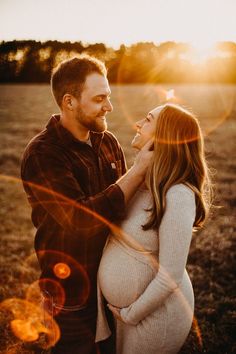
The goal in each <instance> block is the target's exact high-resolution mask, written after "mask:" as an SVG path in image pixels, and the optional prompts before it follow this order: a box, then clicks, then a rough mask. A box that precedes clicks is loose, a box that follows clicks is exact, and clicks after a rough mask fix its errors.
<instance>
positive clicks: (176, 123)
mask: <svg viewBox="0 0 236 354" xmlns="http://www.w3.org/2000/svg"><path fill="white" fill-rule="evenodd" d="M146 183H147V186H148V188H149V190H150V191H151V194H152V197H153V204H152V207H151V208H150V209H149V212H150V217H149V219H148V221H147V223H146V224H145V225H143V229H144V230H147V229H151V228H153V229H157V230H158V229H159V226H160V223H161V219H162V217H163V215H164V212H165V209H166V193H167V191H168V189H170V187H171V186H173V185H175V184H179V183H182V184H184V185H186V186H188V187H189V188H190V189H191V190H192V191H193V192H194V193H195V200H196V218H195V221H194V225H193V226H194V227H195V228H198V227H201V226H202V225H203V223H204V221H205V219H206V216H207V213H208V210H209V207H210V200H211V184H210V180H209V172H208V167H207V164H206V160H205V155H204V143H203V137H202V133H201V129H200V126H199V123H198V120H197V118H196V117H195V116H194V115H193V114H192V113H190V112H189V111H187V110H186V109H183V108H182V107H180V106H177V105H173V104H166V105H164V106H163V108H162V109H161V111H160V113H159V115H158V118H157V121H156V130H155V137H154V154H153V160H152V163H151V165H150V167H149V169H148V171H147V175H146Z"/></svg>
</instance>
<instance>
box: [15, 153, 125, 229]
mask: <svg viewBox="0 0 236 354" xmlns="http://www.w3.org/2000/svg"><path fill="white" fill-rule="evenodd" d="M22 180H23V184H24V187H25V190H26V193H27V195H28V198H29V201H30V203H31V205H32V207H36V206H37V204H39V205H40V206H41V207H42V208H43V209H44V210H45V211H46V212H47V213H49V214H50V215H51V217H52V218H53V219H54V220H55V221H56V222H57V223H58V224H60V225H61V227H63V228H65V229H67V230H68V231H72V232H75V231H78V230H80V231H83V230H85V231H86V230H91V229H92V230H94V231H95V232H96V230H97V229H99V228H100V227H104V225H106V226H108V225H109V222H110V221H113V220H116V219H117V218H120V217H121V216H122V213H123V212H124V209H125V201H124V195H123V192H122V191H121V189H120V187H119V186H118V185H117V184H112V185H110V186H109V187H108V188H106V189H105V190H104V191H102V192H101V193H98V194H96V195H94V196H91V197H86V196H85V194H84V192H83V190H82V189H81V186H80V185H79V183H78V181H77V179H76V178H75V177H74V175H73V172H72V169H71V166H70V163H69V161H67V160H66V159H65V158H63V156H61V154H55V153H54V154H53V152H51V153H47V154H42V153H36V154H32V155H30V156H29V157H28V158H27V160H26V162H25V163H24V168H23V171H22Z"/></svg>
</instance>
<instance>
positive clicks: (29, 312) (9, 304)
mask: <svg viewBox="0 0 236 354" xmlns="http://www.w3.org/2000/svg"><path fill="white" fill-rule="evenodd" d="M0 309H1V310H5V311H9V312H11V313H12V315H13V316H14V319H13V320H12V321H11V323H10V326H11V329H12V331H13V333H14V335H15V336H16V337H17V338H19V339H20V340H22V341H24V342H34V341H37V340H38V339H39V337H40V335H42V334H43V335H44V338H45V340H44V341H42V342H40V347H41V348H43V349H49V348H50V347H52V346H54V345H55V344H56V342H57V341H58V340H59V338H60V329H59V327H58V325H57V323H56V322H55V321H54V320H53V318H52V317H51V316H50V315H49V314H48V313H47V311H45V310H44V309H43V308H42V307H40V306H37V305H35V304H33V303H31V302H29V301H27V300H23V299H17V298H12V299H7V300H4V301H3V302H1V303H0Z"/></svg>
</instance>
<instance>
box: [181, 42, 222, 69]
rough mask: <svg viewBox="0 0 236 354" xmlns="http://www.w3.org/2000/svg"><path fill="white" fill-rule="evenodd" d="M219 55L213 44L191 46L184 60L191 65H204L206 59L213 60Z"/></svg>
mask: <svg viewBox="0 0 236 354" xmlns="http://www.w3.org/2000/svg"><path fill="white" fill-rule="evenodd" d="M218 55H219V52H218V51H217V49H216V43H214V44H206V45H204V44H203V43H202V44H194V43H193V44H192V45H191V48H190V50H189V52H188V53H186V54H185V55H184V57H185V59H187V60H189V61H190V62H191V63H192V64H198V65H201V64H204V63H206V62H207V60H208V59H210V58H214V57H216V56H218Z"/></svg>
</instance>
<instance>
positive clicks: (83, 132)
mask: <svg viewBox="0 0 236 354" xmlns="http://www.w3.org/2000/svg"><path fill="white" fill-rule="evenodd" d="M60 124H61V125H62V126H63V127H64V128H65V129H67V130H69V132H70V133H71V134H72V135H73V136H74V137H75V138H76V139H78V140H80V141H84V142H86V141H87V140H88V139H89V130H88V129H86V128H85V127H83V126H80V125H79V124H78V123H77V122H74V121H73V119H70V117H66V116H65V114H64V113H61V114H60Z"/></svg>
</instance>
